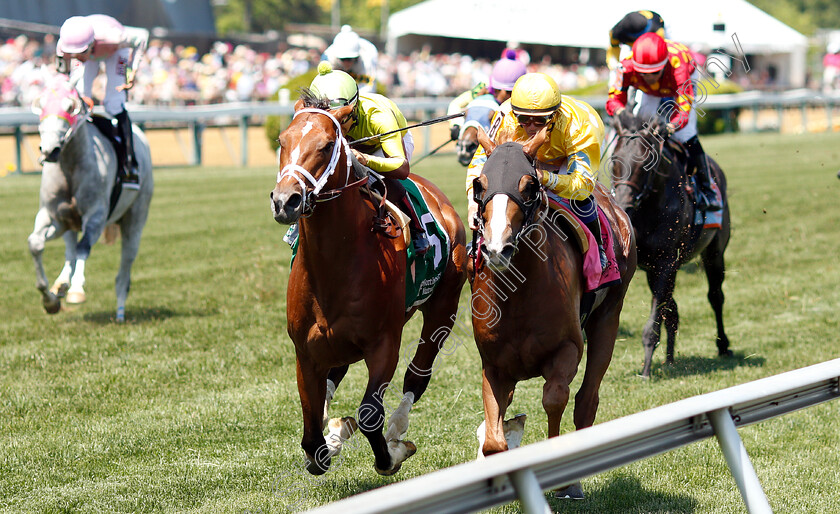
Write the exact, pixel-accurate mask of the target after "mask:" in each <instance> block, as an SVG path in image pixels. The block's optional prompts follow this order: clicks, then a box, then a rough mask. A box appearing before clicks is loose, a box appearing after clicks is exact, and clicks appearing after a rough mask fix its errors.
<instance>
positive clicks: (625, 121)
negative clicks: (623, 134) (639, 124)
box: [614, 107, 634, 128]
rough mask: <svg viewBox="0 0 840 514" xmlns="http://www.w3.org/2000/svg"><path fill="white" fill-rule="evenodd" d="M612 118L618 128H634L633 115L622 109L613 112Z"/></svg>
mask: <svg viewBox="0 0 840 514" xmlns="http://www.w3.org/2000/svg"><path fill="white" fill-rule="evenodd" d="M614 118H615V119H616V120H617V121H618V124H619V126H621V127H623V128H632V127H633V126H634V120H633V118H634V116H633V113H632V112H631V111H630V110H628V109H626V108H624V107H622V108H620V109H619V110H617V111H615V116H614Z"/></svg>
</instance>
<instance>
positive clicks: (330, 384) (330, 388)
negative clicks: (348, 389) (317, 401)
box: [321, 365, 350, 429]
mask: <svg viewBox="0 0 840 514" xmlns="http://www.w3.org/2000/svg"><path fill="white" fill-rule="evenodd" d="M349 368H350V366H349V365H348V366H339V367H337V368H332V369H330V372H329V374H328V375H327V395H326V397H325V398H324V418H323V420H322V421H323V425H322V427H321V428H322V429H324V428H326V427H327V425H328V424H329V423H330V402H332V399H333V396H335V390H336V389H338V385H339V384H340V383H341V381H342V379H344V375H346V374H347V370H348V369H349ZM342 419H343V418H342Z"/></svg>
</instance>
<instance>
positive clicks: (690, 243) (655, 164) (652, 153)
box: [611, 111, 732, 378]
mask: <svg viewBox="0 0 840 514" xmlns="http://www.w3.org/2000/svg"><path fill="white" fill-rule="evenodd" d="M625 112H626V111H625ZM628 114H629V113H628ZM613 124H614V126H615V128H616V130H617V132H618V135H617V138H618V142H617V143H616V147H615V150H614V151H613V156H612V158H611V167H612V173H613V188H614V190H615V198H616V201H617V202H618V204H619V205H620V206H621V207H622V208H623V209H624V210H625V211H626V212H627V214H628V215H629V216H630V220H631V221H632V222H633V227H634V228H635V231H636V237H637V238H638V252H639V267H640V268H641V269H643V270H645V271H646V272H647V281H648V286H649V287H650V291H651V293H652V295H653V298H652V301H651V311H650V317H649V318H648V321H647V323H646V324H645V328H644V331H643V332H642V345H643V347H644V350H645V364H644V368H643V369H642V376H643V377H645V378H647V377H649V376H650V371H651V365H652V364H651V363H652V360H653V352H654V350H656V347H657V346H658V345H659V337H660V329H661V326H662V323H663V322H664V323H665V330H666V332H667V336H668V345H667V351H666V355H665V362H666V363H667V364H673V362H674V343H675V340H676V337H677V329H678V328H679V323H680V317H679V312H678V311H677V302H676V301H675V300H674V287H675V286H676V281H677V270H678V269H679V268H680V266H682V265H683V264H685V263H686V262H689V261H690V260H691V259H693V258H694V257H696V256H697V255H698V254H699V255H701V257H702V259H703V268H704V269H705V270H706V278H707V280H708V282H709V292H708V299H709V303H710V304H711V305H712V309H713V310H714V312H715V319H716V320H717V341H716V342H717V347H718V355H721V356H729V355H732V352H731V351H730V350H729V339H727V337H726V333H725V332H724V330H723V278H724V262H723V252H724V251H725V250H726V245H727V244H728V243H729V227H730V224H729V202H728V201H727V195H726V177H725V176H724V174H723V170H721V168H720V166H718V164H717V163H716V162H715V161H714V160H713V159H712V158H711V157H708V159H709V167H710V169H711V170H712V176H713V177H714V180H715V183H716V184H717V187H718V188H719V189H720V193H721V195H722V201H723V211H722V212H721V213H719V214H720V215H721V220H720V224H719V228H707V227H705V223H704V222H702V221H701V222H700V223H696V222H695V221H696V220H695V214H696V213H695V208H696V207H695V204H694V201H693V199H692V197H691V195H690V192H689V187H690V180H689V177H688V175H687V173H686V162H685V161H686V160H685V157H684V156H682V155H679V154H678V153H677V152H674V151H672V150H671V148H670V147H669V145H668V144H666V143H665V139H664V138H663V137H662V136H660V135H659V133H658V131H657V129H656V128H655V127H650V126H647V125H644V124H643V122H642V120H641V119H640V118H637V117H633V116H622V118H621V121H619V119H618V118H614V122H613Z"/></svg>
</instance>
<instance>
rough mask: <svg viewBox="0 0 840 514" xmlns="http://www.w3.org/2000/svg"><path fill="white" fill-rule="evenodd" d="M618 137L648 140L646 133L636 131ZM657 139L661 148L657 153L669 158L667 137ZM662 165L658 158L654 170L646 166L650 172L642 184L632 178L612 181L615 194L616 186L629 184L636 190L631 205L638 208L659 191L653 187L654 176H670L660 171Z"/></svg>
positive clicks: (628, 185)
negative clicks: (666, 155)
mask: <svg viewBox="0 0 840 514" xmlns="http://www.w3.org/2000/svg"><path fill="white" fill-rule="evenodd" d="M617 138H618V139H619V140H620V139H622V138H624V139H629V140H633V139H639V138H641V139H642V140H643V141H647V139H646V138H645V134H641V133H639V132H635V133H633V134H625V135H617ZM657 139H659V145H658V146H659V148H657V155H659V156H660V157H662V158H663V159H665V160H668V159H667V158H666V157H665V156H664V154H663V150H664V147H665V139H664V138H657ZM613 158H615V152H613ZM634 162H635V161H634ZM642 167H644V163H643V164H642ZM660 167H661V166H660V163H659V162H658V160H657V163H656V165H655V167H654V168H653V169H652V170H648V169H647V168H645V169H646V170H647V171H648V173H646V174H645V181H644V183H643V184H642V185H641V186H640V185H639V184H637V183H636V182H634V181H632V180H629V179H627V180H614V181H613V183H612V191H613V194H615V188H616V186H627V187H629V188H630V189H631V190H632V191H635V194H634V195H633V202H632V204H631V205H630V207H631V208H632V209H638V208H639V205H641V203H642V201H643V200H644V199H645V198H647V196H648V195H649V194H650V193H655V192H658V191H656V190H655V189H654V187H653V184H654V177H655V176H660V177H667V176H668V174H667V173H662V172H661V171H660ZM631 176H632V174H631Z"/></svg>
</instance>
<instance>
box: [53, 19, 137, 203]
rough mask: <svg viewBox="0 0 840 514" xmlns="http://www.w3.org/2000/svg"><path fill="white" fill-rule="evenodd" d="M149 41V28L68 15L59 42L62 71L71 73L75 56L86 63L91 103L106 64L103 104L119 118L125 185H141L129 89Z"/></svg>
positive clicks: (58, 63)
mask: <svg viewBox="0 0 840 514" xmlns="http://www.w3.org/2000/svg"><path fill="white" fill-rule="evenodd" d="M148 41H149V31H147V30H146V29H141V28H135V27H123V25H122V24H121V23H120V22H118V21H117V20H115V19H114V18H112V17H110V16H106V15H104V14H92V15H90V16H73V17H71V18H68V19H67V20H66V21H65V22H64V23H63V24H62V25H61V30H60V31H59V38H58V43H57V44H56V59H57V61H58V62H57V67H58V70H59V71H60V72H62V73H69V72H70V66H69V65H70V63H71V62H72V59H76V60H78V61H79V62H81V63H82V64H83V72H82V73H84V82H83V86H84V89H83V92H82V94H83V95H84V96H85V97H87V99H86V101H87V102H88V103H89V104H92V100H90V97H91V96H92V94H93V81H94V79H95V78H96V76H97V75H98V74H99V68H100V65H101V64H102V63H104V65H105V73H106V77H107V81H106V84H105V98H103V99H102V105H103V106H104V107H105V112H107V113H108V114H110V115H111V116H113V117H114V118H116V120H117V131H118V133H119V136H120V139H121V140H122V144H123V149H124V152H123V153H124V155H125V161H124V165H125V166H124V168H125V173H126V175H125V176H124V177H121V180H122V181H123V185H124V187H125V186H127V187H137V181H138V177H137V163H136V160H135V158H134V140H133V136H132V132H131V121H130V120H129V118H128V112H126V110H125V101H126V98H127V93H126V91H127V90H128V89H129V88H131V86H133V85H134V75H135V72H136V70H137V64H138V63H139V61H140V56H141V54H142V52H143V50H144V49H145V48H146V45H147V43H148Z"/></svg>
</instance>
